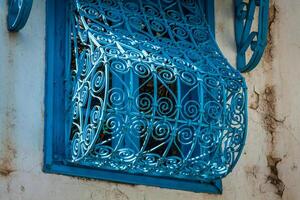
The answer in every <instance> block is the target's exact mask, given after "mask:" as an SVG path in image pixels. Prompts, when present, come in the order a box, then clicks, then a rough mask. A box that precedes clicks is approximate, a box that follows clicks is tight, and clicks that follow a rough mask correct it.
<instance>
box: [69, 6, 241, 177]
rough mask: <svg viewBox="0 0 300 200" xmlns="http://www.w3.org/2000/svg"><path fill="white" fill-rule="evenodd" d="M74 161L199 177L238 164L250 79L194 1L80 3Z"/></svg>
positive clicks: (75, 34) (75, 36) (75, 28)
mask: <svg viewBox="0 0 300 200" xmlns="http://www.w3.org/2000/svg"><path fill="white" fill-rule="evenodd" d="M71 18H72V21H73V22H72V31H71V38H72V64H71V67H70V68H69V69H68V70H69V71H70V73H71V74H72V85H73V94H72V101H71V104H72V106H71V107H72V116H71V121H72V125H71V128H70V132H69V133H70V135H69V139H70V162H73V163H76V164H80V165H83V166H89V167H95V168H100V169H109V170H117V171H123V172H127V173H137V174H144V175H148V176H165V177H173V178H182V179H192V180H204V181H209V180H214V179H218V178H222V177H224V176H226V175H227V174H228V173H229V172H230V171H231V170H232V168H233V167H234V166H235V164H236V162H237V160H238V158H239V156H240V154H241V151H242V148H243V146H244V141H245V138H246V127H247V89H246V84H245V81H244V78H243V77H242V76H241V74H240V73H239V72H238V71H237V70H236V69H234V68H233V67H232V66H230V64H229V63H228V62H227V60H226V59H225V58H224V57H223V55H222V54H221V52H220V50H219V48H218V46H217V45H216V43H215V40H214V39H213V36H212V34H211V32H210V29H209V26H208V24H207V22H206V19H205V16H204V14H203V12H202V8H201V6H200V4H199V3H198V1H196V0H151V1H150V0H127V1H122V0H76V1H74V11H73V12H72V13H71Z"/></svg>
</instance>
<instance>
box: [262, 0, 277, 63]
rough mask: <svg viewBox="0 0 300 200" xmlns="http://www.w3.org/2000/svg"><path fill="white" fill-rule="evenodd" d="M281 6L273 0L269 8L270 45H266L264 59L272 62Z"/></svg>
mask: <svg viewBox="0 0 300 200" xmlns="http://www.w3.org/2000/svg"><path fill="white" fill-rule="evenodd" d="M278 14H279V8H278V6H277V4H276V2H275V0H271V2H270V9H269V32H268V45H267V47H266V51H265V56H264V60H265V61H266V62H267V63H272V61H273V58H274V32H275V31H276V30H275V25H276V22H277V21H278V20H279V18H278Z"/></svg>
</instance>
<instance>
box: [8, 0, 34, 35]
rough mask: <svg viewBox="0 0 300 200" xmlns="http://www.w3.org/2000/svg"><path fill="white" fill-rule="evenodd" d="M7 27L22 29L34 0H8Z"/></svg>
mask: <svg viewBox="0 0 300 200" xmlns="http://www.w3.org/2000/svg"><path fill="white" fill-rule="evenodd" d="M7 2H8V15H7V29H8V30H9V31H13V32H17V31H19V30H20V29H22V28H23V27H24V26H25V24H26V22H27V20H28V17H29V14H30V11H31V7H32V0H8V1H7Z"/></svg>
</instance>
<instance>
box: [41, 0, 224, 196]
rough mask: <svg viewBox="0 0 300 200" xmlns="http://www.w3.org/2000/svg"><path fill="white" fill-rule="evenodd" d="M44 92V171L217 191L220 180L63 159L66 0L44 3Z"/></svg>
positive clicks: (210, 11) (206, 1) (209, 10)
mask: <svg viewBox="0 0 300 200" xmlns="http://www.w3.org/2000/svg"><path fill="white" fill-rule="evenodd" d="M201 1H202V2H203V7H205V8H206V16H207V21H208V22H209V24H210V25H211V30H214V5H213V4H214V1H211V0H201ZM46 4H47V6H46V65H47V66H46V82H45V88H46V95H45V139H44V167H43V171H44V172H46V173H54V174H63V175H69V176H77V177H85V178H93V179H100V180H108V181H114V182H124V183H128V184H142V185H149V186H158V187H162V188H170V189H179V190H187V191H194V192H206V193H214V194H221V193H222V182H221V180H216V181H212V182H199V181H191V180H179V179H172V178H164V177H150V176H143V175H134V174H128V173H122V172H117V171H110V170H103V169H101V170H100V169H94V168H88V167H83V166H78V165H75V164H71V163H69V162H66V157H67V155H66V153H65V152H66V151H65V147H66V144H67V138H66V134H65V133H66V130H65V116H66V113H65V110H67V108H66V106H67V104H66V98H67V97H66V94H67V92H66V91H68V84H67V83H66V81H65V73H67V72H66V71H65V69H66V66H67V65H69V64H70V63H68V62H69V61H68V60H69V52H70V45H69V35H70V34H69V31H70V30H69V25H70V22H69V21H70V19H69V14H68V12H69V10H68V9H69V3H68V1H61V0H47V2H46Z"/></svg>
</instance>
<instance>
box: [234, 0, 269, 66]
mask: <svg viewBox="0 0 300 200" xmlns="http://www.w3.org/2000/svg"><path fill="white" fill-rule="evenodd" d="M234 1H235V40H236V45H237V69H238V70H239V71H241V72H249V71H251V70H253V69H254V68H255V67H256V65H257V64H258V63H259V61H260V59H261V57H262V55H263V52H264V50H265V47H266V45H267V36H268V19H269V0H249V2H248V3H246V2H245V0H234ZM256 11H258V25H257V28H256V29H257V30H255V31H253V29H255V28H254V27H253V19H254V16H255V14H256ZM248 50H250V51H251V52H252V53H251V55H250V57H249V58H247V54H246V53H247V52H248Z"/></svg>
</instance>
